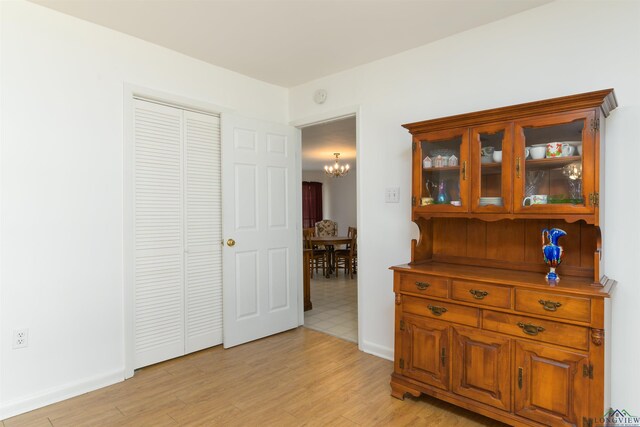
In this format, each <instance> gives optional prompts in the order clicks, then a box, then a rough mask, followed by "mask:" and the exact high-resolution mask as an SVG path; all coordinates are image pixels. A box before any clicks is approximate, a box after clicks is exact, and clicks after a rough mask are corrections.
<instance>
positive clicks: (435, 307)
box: [427, 304, 447, 316]
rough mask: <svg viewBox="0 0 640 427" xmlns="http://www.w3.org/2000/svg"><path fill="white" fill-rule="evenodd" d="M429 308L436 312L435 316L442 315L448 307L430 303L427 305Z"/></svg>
mask: <svg viewBox="0 0 640 427" xmlns="http://www.w3.org/2000/svg"><path fill="white" fill-rule="evenodd" d="M427 308H428V309H429V310H431V312H432V313H433V314H434V316H442V313H446V312H447V309H446V308H444V307H440V306H438V305H431V304H429V305H428V306H427Z"/></svg>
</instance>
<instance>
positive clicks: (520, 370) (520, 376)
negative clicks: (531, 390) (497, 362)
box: [518, 367, 522, 390]
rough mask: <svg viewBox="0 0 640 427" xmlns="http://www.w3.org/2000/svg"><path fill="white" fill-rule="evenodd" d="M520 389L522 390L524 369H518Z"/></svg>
mask: <svg viewBox="0 0 640 427" xmlns="http://www.w3.org/2000/svg"><path fill="white" fill-rule="evenodd" d="M518 388H519V389H520V390H522V368H521V367H518Z"/></svg>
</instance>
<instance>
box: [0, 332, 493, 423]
mask: <svg viewBox="0 0 640 427" xmlns="http://www.w3.org/2000/svg"><path fill="white" fill-rule="evenodd" d="M391 370H392V364H391V362H390V361H387V360H384V359H380V358H378V357H375V356H371V355H368V354H365V353H362V352H360V351H358V349H357V347H356V345H355V344H353V343H350V342H347V341H344V340H342V339H339V338H336V337H332V336H329V335H326V334H323V333H320V332H316V331H312V330H309V329H306V328H298V329H295V330H292V331H289V332H285V333H282V334H279V335H275V336H272V337H269V338H265V339H262V340H259V341H256V342H252V343H249V344H245V345H242V346H239V347H235V348H232V349H229V350H223V349H222V348H221V347H220V346H219V347H215V348H212V349H209V350H204V351H201V352H198V353H195V354H191V355H188V356H185V357H182V358H178V359H174V360H171V361H168V362H164V363H160V364H158V365H154V366H150V367H147V368H144V369H141V370H139V371H137V372H136V374H135V376H134V377H133V378H131V379H129V380H127V381H124V382H122V383H119V384H115V385H113V386H110V387H106V388H103V389H100V390H97V391H94V392H91V393H87V394H85V395H82V396H78V397H76V398H73V399H69V400H66V401H64V402H60V403H57V404H54V405H50V406H47V407H45V408H42V409H38V410H35V411H32V412H29V413H27V414H23V415H20V416H18V417H14V418H10V419H7V420H4V422H2V423H0V424H3V425H4V426H5V427H12V426H23V427H27V426H52V425H53V426H74V427H75V426H154V427H155V426H175V425H224V426H252V425H254V426H258V425H259V426H269V425H272V426H303V425H304V426H323V425H330V426H357V425H362V426H377V425H380V426H404V425H407V426H408V425H411V426H419V425H422V426H427V425H428V426H447V427H449V426H488V425H501V424H499V423H496V422H493V421H492V420H489V419H488V418H484V417H481V416H479V415H476V414H473V413H471V412H467V411H465V410H462V409H459V408H456V407H454V406H451V405H448V404H446V403H443V402H440V401H438V400H435V399H431V398H421V399H411V398H408V397H407V398H406V399H405V400H404V401H400V400H397V399H394V398H392V397H391V396H390V395H389V393H390V388H389V374H390V373H391Z"/></svg>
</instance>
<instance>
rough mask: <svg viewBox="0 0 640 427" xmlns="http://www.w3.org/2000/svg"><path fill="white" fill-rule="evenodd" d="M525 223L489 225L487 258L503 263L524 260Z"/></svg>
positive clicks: (516, 221)
mask: <svg viewBox="0 0 640 427" xmlns="http://www.w3.org/2000/svg"><path fill="white" fill-rule="evenodd" d="M523 242H524V221H522V220H515V221H509V220H504V221H497V222H488V223H487V258H489V259H498V260H501V261H514V262H521V261H523V260H524V245H523Z"/></svg>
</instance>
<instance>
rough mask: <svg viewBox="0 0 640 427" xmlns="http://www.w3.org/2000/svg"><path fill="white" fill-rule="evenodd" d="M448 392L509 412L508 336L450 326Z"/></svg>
mask: <svg viewBox="0 0 640 427" xmlns="http://www.w3.org/2000/svg"><path fill="white" fill-rule="evenodd" d="M451 340H452V343H451V391H453V392H454V393H457V394H459V395H461V396H465V397H468V398H469V399H473V400H476V401H478V402H482V403H486V404H487V405H491V406H495V407H496V408H500V409H503V410H505V411H511V376H510V373H511V369H510V368H511V339H509V338H506V337H503V336H500V335H497V334H492V333H489V332H484V331H480V330H478V329H468V328H462V327H458V326H454V327H452V339H451Z"/></svg>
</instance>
